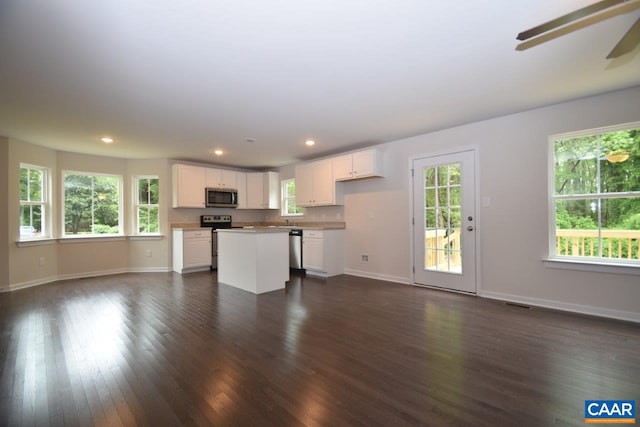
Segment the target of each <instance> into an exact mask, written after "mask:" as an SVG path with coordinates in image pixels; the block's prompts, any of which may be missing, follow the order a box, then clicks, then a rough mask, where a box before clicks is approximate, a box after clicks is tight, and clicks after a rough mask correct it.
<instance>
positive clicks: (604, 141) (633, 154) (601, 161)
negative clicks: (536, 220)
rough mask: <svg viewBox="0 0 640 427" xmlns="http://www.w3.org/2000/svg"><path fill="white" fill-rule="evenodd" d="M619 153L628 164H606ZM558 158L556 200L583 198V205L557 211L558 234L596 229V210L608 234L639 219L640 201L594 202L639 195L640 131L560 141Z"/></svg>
mask: <svg viewBox="0 0 640 427" xmlns="http://www.w3.org/2000/svg"><path fill="white" fill-rule="evenodd" d="M621 150H622V151H624V152H625V153H627V154H628V155H629V157H628V159H626V160H625V161H622V162H617V163H615V162H611V161H609V160H608V159H607V156H608V155H609V154H610V153H613V152H620V151H621ZM554 158H555V174H554V176H555V183H554V184H555V194H557V195H581V194H584V195H585V199H583V200H574V201H572V202H571V203H569V202H568V201H564V203H559V205H560V204H563V205H564V206H558V209H557V211H556V224H557V226H558V228H580V229H592V228H597V225H598V221H599V218H598V212H597V211H595V210H594V204H595V206H597V207H598V208H599V209H600V212H599V214H600V218H601V221H602V226H603V227H605V228H625V227H626V226H627V221H629V219H630V218H632V217H634V215H636V214H638V213H640V197H625V196H621V197H616V198H606V199H599V198H598V197H597V196H596V195H597V194H606V193H626V192H633V191H640V129H631V130H625V131H618V132H610V133H606V134H602V135H593V136H585V137H579V138H572V139H566V140H559V141H556V142H555V143H554ZM591 195H593V196H591ZM594 196H595V197H594Z"/></svg>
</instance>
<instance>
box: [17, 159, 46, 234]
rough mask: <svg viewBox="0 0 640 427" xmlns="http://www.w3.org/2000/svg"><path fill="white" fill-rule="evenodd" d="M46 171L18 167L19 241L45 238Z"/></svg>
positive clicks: (37, 167) (30, 167) (24, 166)
mask: <svg viewBox="0 0 640 427" xmlns="http://www.w3.org/2000/svg"><path fill="white" fill-rule="evenodd" d="M47 179H48V170H47V169H46V168H42V167H39V166H31V165H24V164H23V165H20V239H28V238H33V237H46V236H48V234H49V230H47V226H46V224H47V222H46V215H47V210H48V205H47V203H48V202H47V200H48V196H47V192H48V185H47Z"/></svg>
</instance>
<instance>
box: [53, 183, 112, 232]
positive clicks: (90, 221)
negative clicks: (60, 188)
mask: <svg viewBox="0 0 640 427" xmlns="http://www.w3.org/2000/svg"><path fill="white" fill-rule="evenodd" d="M119 202H120V179H119V178H116V177H110V176H92V175H80V174H78V175H73V174H68V175H66V176H65V177H64V219H65V234H78V233H103V232H108V233H113V231H104V230H107V228H105V227H109V228H108V229H109V230H113V229H115V230H116V231H115V233H118V231H119V224H118V218H119ZM96 230H99V231H96Z"/></svg>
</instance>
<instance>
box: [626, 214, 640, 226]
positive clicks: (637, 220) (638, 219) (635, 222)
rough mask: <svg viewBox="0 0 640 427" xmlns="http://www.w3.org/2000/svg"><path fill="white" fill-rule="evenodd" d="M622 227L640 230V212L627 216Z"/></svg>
mask: <svg viewBox="0 0 640 427" xmlns="http://www.w3.org/2000/svg"><path fill="white" fill-rule="evenodd" d="M622 228H623V229H625V230H640V213H637V214H634V215H631V216H629V217H628V218H626V219H625V220H624V222H623V224H622Z"/></svg>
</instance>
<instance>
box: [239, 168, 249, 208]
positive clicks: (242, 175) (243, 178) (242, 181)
mask: <svg viewBox="0 0 640 427" xmlns="http://www.w3.org/2000/svg"><path fill="white" fill-rule="evenodd" d="M236 179H237V183H238V209H247V173H246V172H236Z"/></svg>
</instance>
